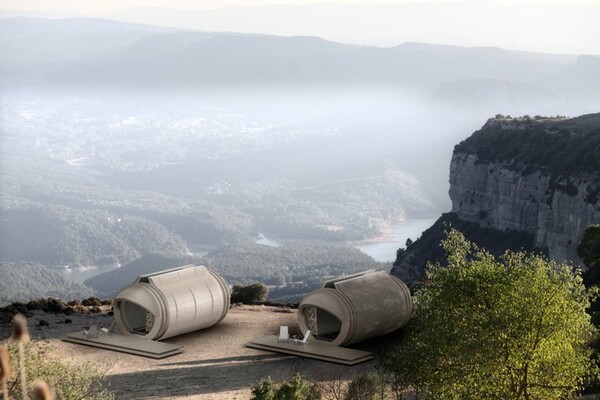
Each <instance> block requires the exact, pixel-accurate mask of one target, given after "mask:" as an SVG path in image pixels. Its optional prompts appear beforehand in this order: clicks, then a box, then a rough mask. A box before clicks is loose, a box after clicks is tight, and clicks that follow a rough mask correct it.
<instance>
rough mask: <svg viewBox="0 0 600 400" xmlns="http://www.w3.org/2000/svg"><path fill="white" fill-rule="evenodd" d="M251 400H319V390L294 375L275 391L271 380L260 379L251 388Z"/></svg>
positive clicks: (300, 376) (298, 375) (297, 375)
mask: <svg viewBox="0 0 600 400" xmlns="http://www.w3.org/2000/svg"><path fill="white" fill-rule="evenodd" d="M251 392H252V397H251V400H321V390H320V389H319V388H318V387H317V386H316V385H314V384H312V383H310V382H309V381H307V380H305V379H304V378H302V375H300V374H295V375H294V376H293V377H292V379H290V380H289V381H284V382H282V383H281V385H280V386H279V388H278V389H277V387H276V385H274V384H273V382H272V381H271V378H267V379H261V380H260V381H258V382H257V383H256V384H254V385H253V386H252V388H251Z"/></svg>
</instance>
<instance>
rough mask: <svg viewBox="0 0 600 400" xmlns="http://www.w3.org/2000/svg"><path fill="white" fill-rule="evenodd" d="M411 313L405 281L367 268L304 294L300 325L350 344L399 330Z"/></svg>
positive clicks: (337, 342)
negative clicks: (364, 270)
mask: <svg viewBox="0 0 600 400" xmlns="http://www.w3.org/2000/svg"><path fill="white" fill-rule="evenodd" d="M313 310H316V312H314V311H313ZM411 314H412V299H411V296H410V291H409V289H408V287H407V286H406V285H405V284H404V283H402V281H400V280H399V279H398V278H396V277H395V276H393V275H390V274H388V273H387V272H383V271H379V272H375V271H366V272H363V273H360V274H356V275H352V276H349V277H343V278H340V279H338V280H333V281H329V282H326V283H325V284H324V285H323V287H321V288H320V289H317V290H315V291H313V292H311V293H309V294H307V295H306V296H304V298H303V299H302V301H301V302H300V306H299V307H298V324H299V325H300V328H301V330H302V331H303V332H304V331H306V330H307V329H311V331H312V332H316V336H315V337H316V339H317V340H324V341H330V342H331V343H332V344H334V345H349V344H353V343H357V342H360V341H363V340H366V339H370V338H373V337H377V336H380V335H385V334H386V333H389V332H392V331H395V330H396V329H399V328H400V327H402V326H403V325H404V324H406V322H408V320H409V319H410V317H411ZM315 315H316V320H315Z"/></svg>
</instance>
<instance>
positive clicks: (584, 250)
mask: <svg viewBox="0 0 600 400" xmlns="http://www.w3.org/2000/svg"><path fill="white" fill-rule="evenodd" d="M577 254H578V255H579V258H581V261H583V262H584V264H585V265H586V267H587V271H586V272H585V274H584V282H585V283H586V285H589V286H591V285H597V284H600V225H590V226H588V227H587V229H586V230H585V232H584V234H583V238H582V239H581V242H580V243H579V246H578V247H577Z"/></svg>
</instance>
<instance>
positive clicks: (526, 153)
mask: <svg viewBox="0 0 600 400" xmlns="http://www.w3.org/2000/svg"><path fill="white" fill-rule="evenodd" d="M449 194H450V199H451V200H452V212H451V213H449V214H445V215H444V216H442V218H441V220H444V222H445V224H444V223H436V225H438V227H437V228H436V229H433V228H434V227H435V225H434V227H432V229H429V230H428V231H426V232H425V233H424V234H423V235H422V238H421V239H420V240H421V241H424V242H427V243H430V245H431V246H438V247H439V239H441V238H442V237H443V232H440V230H441V231H443V230H444V229H445V227H444V225H446V226H448V225H452V226H454V227H457V228H458V229H460V230H463V231H464V232H463V233H465V236H467V238H469V239H470V240H472V241H474V242H476V243H478V244H479V245H481V246H483V247H485V248H487V249H488V250H490V251H492V252H493V253H496V254H501V253H502V252H504V250H506V249H513V250H517V249H520V248H523V249H526V250H536V251H542V252H544V253H547V254H548V256H549V257H550V258H551V259H554V260H557V261H572V262H573V263H574V264H578V265H582V262H581V260H580V259H579V257H578V255H577V245H578V244H579V242H580V241H581V238H582V237H583V233H584V231H585V229H586V227H588V226H589V225H591V224H594V223H596V224H597V223H599V222H600V200H599V194H600V114H591V115H586V116H582V117H578V118H572V119H565V118H538V119H529V118H519V119H508V118H504V117H501V116H499V117H497V118H494V119H490V120H489V121H488V122H487V123H486V124H485V125H484V126H483V128H482V129H481V130H479V131H477V132H475V133H474V134H473V135H472V136H471V137H470V138H468V139H467V140H465V141H463V142H462V143H460V144H459V145H457V146H456V147H455V149H454V153H453V156H452V161H451V164H450V191H449ZM438 222H439V221H438ZM461 228H462V229H461ZM517 234H518V235H520V237H521V238H522V242H521V243H518V242H515V241H514V237H515V235H517ZM417 242H419V241H416V242H415V243H413V245H411V246H409V247H408V248H407V249H406V250H405V251H403V250H400V251H399V252H398V258H397V260H396V262H395V263H394V269H393V270H392V273H394V274H396V275H398V276H400V277H401V278H402V279H404V280H408V281H409V282H414V281H415V280H418V279H420V278H421V277H422V276H423V271H424V268H425V264H426V262H427V261H440V260H441V257H440V252H439V250H437V249H427V247H424V244H423V243H420V244H419V243H417Z"/></svg>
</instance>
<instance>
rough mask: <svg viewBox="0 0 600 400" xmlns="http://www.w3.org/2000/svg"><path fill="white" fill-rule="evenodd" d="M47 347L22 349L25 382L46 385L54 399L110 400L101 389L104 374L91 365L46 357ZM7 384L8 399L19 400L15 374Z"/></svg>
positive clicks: (13, 351)
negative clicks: (53, 392) (23, 351)
mask: <svg viewBox="0 0 600 400" xmlns="http://www.w3.org/2000/svg"><path fill="white" fill-rule="evenodd" d="M17 347H18V346H17V345H16V344H15V343H11V344H10V345H9V354H10V359H11V360H12V364H13V365H14V366H17V365H18V364H19V363H18V361H17V360H18V349H17ZM50 350H51V348H50V346H49V345H48V344H46V343H42V342H30V343H29V344H27V345H26V346H25V370H26V374H27V382H28V383H29V382H34V381H36V380H42V381H44V382H46V383H48V385H50V386H51V387H52V388H53V389H54V391H55V393H56V398H57V399H61V400H80V399H96V400H104V399H112V398H113V396H112V395H111V394H109V393H108V392H107V391H106V389H104V388H103V386H102V380H103V378H104V374H103V373H102V372H101V371H100V370H99V369H98V368H97V367H96V366H94V365H92V364H91V363H84V364H78V365H70V364H67V363H64V362H62V361H60V360H55V359H52V358H51V357H50ZM13 375H14V378H13V379H12V380H11V381H9V388H10V393H11V398H21V397H22V396H21V381H20V377H19V374H18V373H15V374H13Z"/></svg>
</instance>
